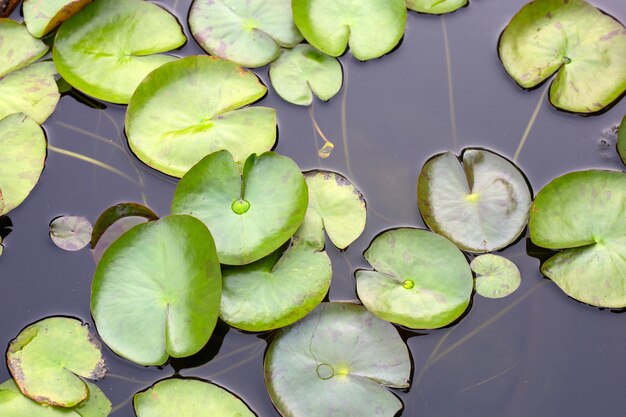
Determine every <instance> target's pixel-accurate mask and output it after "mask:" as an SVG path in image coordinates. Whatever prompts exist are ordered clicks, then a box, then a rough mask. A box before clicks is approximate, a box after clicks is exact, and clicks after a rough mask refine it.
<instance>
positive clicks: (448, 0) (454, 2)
mask: <svg viewBox="0 0 626 417" xmlns="http://www.w3.org/2000/svg"><path fill="white" fill-rule="evenodd" d="M468 4H469V1H468V0H406V7H408V8H409V9H410V10H413V11H416V12H419V13H427V14H445V13H452V12H454V11H456V10H458V9H460V8H461V7H465V6H467V5H468Z"/></svg>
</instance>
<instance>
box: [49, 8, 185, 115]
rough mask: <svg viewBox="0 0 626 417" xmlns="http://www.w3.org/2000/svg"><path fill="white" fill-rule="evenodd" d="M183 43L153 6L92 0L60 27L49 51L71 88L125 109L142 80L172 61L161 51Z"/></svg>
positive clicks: (171, 22)
mask: <svg viewBox="0 0 626 417" xmlns="http://www.w3.org/2000/svg"><path fill="white" fill-rule="evenodd" d="M186 41H187V38H186V37H185V35H184V34H183V32H182V28H181V27H180V25H179V24H178V21H177V20H176V18H175V17H174V16H172V15H171V14H169V13H168V12H167V11H165V10H164V9H162V8H161V7H159V6H157V5H156V4H153V3H151V2H149V1H142V0H95V1H94V2H93V3H90V4H88V5H87V6H86V7H85V8H84V9H82V10H81V11H80V12H79V13H77V14H75V15H74V16H72V17H71V18H70V19H69V20H67V21H66V22H65V23H63V24H62V25H61V27H60V28H59V30H58V32H57V35H56V38H55V42H54V50H53V51H52V52H53V57H54V63H55V64H56V66H57V69H58V70H59V73H60V74H61V76H62V77H63V78H64V79H65V80H66V81H67V82H68V83H70V84H71V85H72V86H73V87H75V88H76V89H78V90H80V91H82V92H83V93H86V94H89V95H91V96H93V97H95V98H97V99H101V100H105V101H110V102H112V103H122V104H125V103H128V101H129V100H130V97H131V95H132V94H133V92H134V91H135V89H136V88H137V86H138V85H139V82H140V81H141V80H143V79H144V78H145V76H146V75H148V74H149V73H150V72H151V71H152V70H154V69H156V68H158V67H160V66H161V65H163V64H165V63H166V62H170V61H174V60H176V59H177V58H176V57H174V56H170V55H164V54H162V52H167V51H171V50H172V49H176V48H178V47H180V46H181V45H183V44H184V43H185V42H186ZM170 104H172V103H170Z"/></svg>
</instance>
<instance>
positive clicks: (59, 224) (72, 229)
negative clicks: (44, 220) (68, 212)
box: [50, 216, 93, 252]
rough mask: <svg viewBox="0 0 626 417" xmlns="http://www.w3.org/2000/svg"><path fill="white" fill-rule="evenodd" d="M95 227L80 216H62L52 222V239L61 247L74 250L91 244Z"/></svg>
mask: <svg viewBox="0 0 626 417" xmlns="http://www.w3.org/2000/svg"><path fill="white" fill-rule="evenodd" d="M92 230H93V227H92V226H91V222H89V220H87V219H86V218H84V217H80V216H61V217H57V218H56V219H54V220H52V221H51V222H50V239H52V241H53V242H54V244H55V245H57V246H58V247H59V248H61V249H63V250H66V251H70V252H74V251H78V250H81V249H82V248H84V247H85V246H87V245H88V244H89V241H90V240H91V232H92Z"/></svg>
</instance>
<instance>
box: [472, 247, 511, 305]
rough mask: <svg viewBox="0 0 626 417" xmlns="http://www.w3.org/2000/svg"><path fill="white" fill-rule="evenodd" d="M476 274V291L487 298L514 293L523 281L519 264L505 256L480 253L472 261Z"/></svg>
mask: <svg viewBox="0 0 626 417" xmlns="http://www.w3.org/2000/svg"><path fill="white" fill-rule="evenodd" d="M470 268H472V271H474V273H475V274H476V292H477V293H478V294H480V295H482V296H483V297H487V298H502V297H506V296H507V295H511V294H513V292H515V290H516V289H517V288H518V287H519V285H520V283H521V276H520V273H519V269H517V266H515V264H514V263H513V262H511V261H509V260H508V259H506V258H505V257H502V256H498V255H492V254H490V253H488V254H486V255H480V256H477V257H476V258H474V260H473V261H472V262H471V263H470Z"/></svg>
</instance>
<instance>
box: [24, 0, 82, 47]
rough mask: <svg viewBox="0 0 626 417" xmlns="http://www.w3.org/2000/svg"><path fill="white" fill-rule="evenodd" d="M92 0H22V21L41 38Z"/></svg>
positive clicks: (34, 34) (31, 31)
mask: <svg viewBox="0 0 626 417" xmlns="http://www.w3.org/2000/svg"><path fill="white" fill-rule="evenodd" d="M91 1H92V0H24V5H23V6H22V13H24V23H26V27H28V30H29V32H30V33H32V35H33V36H35V37H37V38H41V37H42V36H44V35H47V34H48V33H50V32H52V31H53V30H54V29H56V28H57V27H59V26H60V25H61V23H63V22H64V21H66V20H67V19H69V18H70V17H72V16H73V15H74V14H76V13H78V12H79V11H80V10H81V9H82V8H83V7H85V6H86V5H87V4H88V3H90V2H91Z"/></svg>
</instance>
